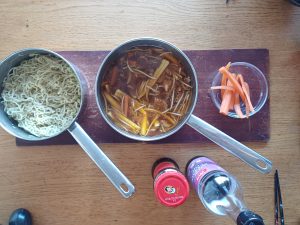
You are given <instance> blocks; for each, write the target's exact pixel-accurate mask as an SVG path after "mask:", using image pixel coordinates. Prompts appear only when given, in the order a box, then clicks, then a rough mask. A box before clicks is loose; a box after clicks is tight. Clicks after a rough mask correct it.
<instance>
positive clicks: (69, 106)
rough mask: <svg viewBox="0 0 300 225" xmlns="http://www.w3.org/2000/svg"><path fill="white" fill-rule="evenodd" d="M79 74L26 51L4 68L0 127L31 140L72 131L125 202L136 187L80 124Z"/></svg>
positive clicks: (60, 61) (44, 53) (39, 52)
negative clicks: (77, 120)
mask: <svg viewBox="0 0 300 225" xmlns="http://www.w3.org/2000/svg"><path fill="white" fill-rule="evenodd" d="M79 75H80V74H79V72H78V70H77V69H75V68H74V66H73V65H72V64H70V63H69V62H68V61H67V60H66V59H64V58H63V57H62V56H60V55H59V54H57V53H55V52H52V51H49V50H45V49H23V50H20V51H18V52H15V53H13V54H11V55H10V56H8V57H7V58H6V59H4V61H3V62H2V63H1V64H0V93H1V97H0V125H1V126H2V127H3V128H4V129H5V130H6V131H8V132H9V133H10V134H12V135H14V136H16V137H18V138H21V139H24V140H29V141H39V140H45V139H48V138H52V137H54V136H57V135H59V134H61V133H62V132H64V131H65V130H68V131H69V132H70V134H71V135H72V136H73V137H74V139H75V140H76V141H77V142H78V143H79V144H80V146H81V147H82V148H83V150H84V151H85V152H86V153H87V154H88V155H89V157H90V158H91V159H92V160H93V161H94V162H95V163H96V165H97V166H98V167H99V168H100V169H101V170H102V172H103V173H104V174H105V175H106V176H107V177H108V179H109V180H110V181H111V182H112V184H113V185H114V186H115V187H116V188H117V189H118V190H119V192H120V193H121V194H122V195H123V196H124V197H129V196H131V195H132V194H133V193H134V186H133V185H132V184H131V182H130V181H129V180H128V179H127V178H126V177H125V175H124V174H123V173H122V172H121V171H120V170H119V169H118V168H117V167H116V166H115V165H114V164H113V163H112V162H111V161H110V159H109V158H108V157H107V156H106V155H105V154H104V153H103V152H102V151H101V149H100V148H99V147H98V146H97V145H96V144H95V143H94V142H93V141H92V139H91V138H90V137H89V136H88V135H87V134H86V133H85V131H84V130H83V129H82V128H81V127H80V125H79V124H78V123H77V122H76V119H77V117H78V115H79V113H80V111H81V108H82V105H83V96H84V85H83V84H82V83H81V82H80V79H79Z"/></svg>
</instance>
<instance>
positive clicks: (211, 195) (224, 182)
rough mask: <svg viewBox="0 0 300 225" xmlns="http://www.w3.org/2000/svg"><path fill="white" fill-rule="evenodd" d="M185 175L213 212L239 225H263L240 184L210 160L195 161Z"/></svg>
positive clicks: (192, 161) (190, 164) (188, 167)
mask: <svg viewBox="0 0 300 225" xmlns="http://www.w3.org/2000/svg"><path fill="white" fill-rule="evenodd" d="M186 175H187V177H188V180H189V182H190V184H191V185H192V187H193V188H194V190H195V191H196V192H197V194H198V196H199V198H200V200H201V202H202V203H203V205H204V206H205V208H206V209H208V210H209V211H210V212H212V213H214V214H217V215H220V216H229V217H230V218H231V219H233V220H234V221H235V222H236V224H238V225H264V222H263V219H262V218H261V217H260V216H259V215H257V214H255V213H253V212H252V211H250V210H249V209H247V207H246V205H245V203H244V200H243V193H242V188H241V186H240V184H239V182H238V180H237V179H236V178H235V177H233V176H232V175H231V174H230V173H228V172H227V171H226V170H224V169H223V168H222V167H220V166H219V165H217V164H216V163H215V162H214V161H212V160H211V159H209V158H206V157H202V156H199V157H195V158H193V159H192V160H190V162H189V163H188V164H187V168H186Z"/></svg>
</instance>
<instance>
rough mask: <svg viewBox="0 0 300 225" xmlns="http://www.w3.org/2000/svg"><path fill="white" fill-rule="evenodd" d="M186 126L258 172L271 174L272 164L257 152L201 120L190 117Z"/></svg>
mask: <svg viewBox="0 0 300 225" xmlns="http://www.w3.org/2000/svg"><path fill="white" fill-rule="evenodd" d="M187 124H188V125H189V126H191V127H192V128H194V129H195V130H196V131H198V132H199V133H201V134H203V135H204V136H205V137H207V138H208V139H210V140H211V141H213V142H214V143H216V144H217V145H219V146H221V147H222V148H224V149H225V150H226V151H228V152H229V153H231V154H233V155H234V156H236V157H238V158H239V159H241V160H242V161H244V162H245V163H247V164H248V165H249V166H251V167H253V168H254V169H256V170H258V171H259V172H261V173H264V174H265V173H270V172H271V170H272V162H271V161H270V160H268V159H266V158H265V157H263V156H261V155H260V154H258V153H257V152H255V151H253V150H252V149H250V148H248V147H247V146H245V145H243V144H242V143H240V142H238V141H237V140H235V139H233V138H232V137H230V136H228V135H227V134H225V133H223V132H222V131H220V130H218V129H217V128H215V127H213V126H212V125H210V124H208V123H207V122H205V121H203V120H202V119H200V118H198V117H196V116H194V115H191V116H190V118H189V120H188V121H187Z"/></svg>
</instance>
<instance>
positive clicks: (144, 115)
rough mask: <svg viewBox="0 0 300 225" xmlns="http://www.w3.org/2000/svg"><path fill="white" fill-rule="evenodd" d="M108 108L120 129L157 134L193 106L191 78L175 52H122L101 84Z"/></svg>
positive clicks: (138, 49) (148, 49)
mask: <svg viewBox="0 0 300 225" xmlns="http://www.w3.org/2000/svg"><path fill="white" fill-rule="evenodd" d="M101 90H102V95H103V98H104V101H105V110H106V113H107V115H108V116H109V117H110V119H111V120H112V121H113V122H114V123H115V124H116V125H117V126H119V127H120V128H122V129H124V130H126V131H128V132H131V133H134V134H138V135H142V136H154V135H158V134H160V133H164V132H167V131H169V130H171V129H172V128H174V127H175V126H176V125H177V123H178V122H179V121H180V120H181V119H182V118H183V117H184V115H185V114H186V112H187V110H188V109H189V106H190V103H191V97H192V86H191V77H190V75H189V74H187V73H186V71H185V68H184V67H183V66H182V63H181V62H180V60H178V59H177V58H176V57H175V56H174V54H173V53H171V52H167V51H165V50H164V49H162V48H156V47H136V48H132V49H130V50H129V51H127V52H125V53H124V54H122V55H121V56H120V57H119V58H118V59H117V60H116V61H115V62H113V64H112V65H111V67H110V69H109V70H108V71H107V73H106V74H105V76H104V79H103V81H102V84H101Z"/></svg>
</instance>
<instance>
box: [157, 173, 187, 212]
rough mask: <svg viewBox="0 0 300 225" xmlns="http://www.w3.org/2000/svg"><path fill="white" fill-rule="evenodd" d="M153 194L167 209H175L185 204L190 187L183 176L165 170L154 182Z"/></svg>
mask: <svg viewBox="0 0 300 225" xmlns="http://www.w3.org/2000/svg"><path fill="white" fill-rule="evenodd" d="M154 192H155V196H156V198H157V199H158V200H159V201H160V202H161V203H162V204H163V205H166V206H169V207H176V206H179V205H181V204H183V203H184V202H185V200H186V199H187V197H188V195H189V192H190V187H189V184H188V181H187V179H186V178H185V176H184V175H183V174H182V173H181V172H179V171H177V170H175V169H166V170H165V172H164V173H162V174H160V175H158V176H157V177H156V179H155V182H154Z"/></svg>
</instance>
